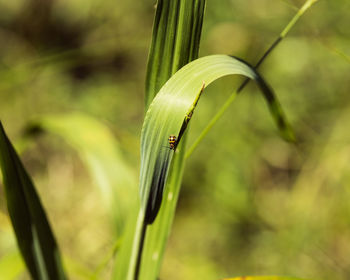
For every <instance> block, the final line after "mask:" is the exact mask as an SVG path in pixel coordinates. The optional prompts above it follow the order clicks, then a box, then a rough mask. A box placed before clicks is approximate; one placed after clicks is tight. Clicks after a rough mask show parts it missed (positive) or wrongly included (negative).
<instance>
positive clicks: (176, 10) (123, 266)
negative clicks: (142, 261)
mask: <svg viewBox="0 0 350 280" xmlns="http://www.w3.org/2000/svg"><path fill="white" fill-rule="evenodd" d="M205 3H206V1H205V0H181V1H180V0H174V1H168V0H159V1H157V10H156V14H155V19H154V24H153V35H152V43H151V47H150V53H149V58H148V65H147V77H146V87H145V109H146V111H147V108H148V106H149V105H150V104H151V102H152V100H153V98H154V97H155V95H156V94H157V93H158V91H159V90H160V88H161V87H162V86H163V85H164V84H165V82H166V81H167V80H168V79H169V78H170V76H171V75H172V74H174V73H175V72H176V71H177V70H178V69H179V68H180V67H182V66H183V65H185V64H187V63H188V62H190V61H192V60H193V59H195V58H197V57H198V50H199V41H200V36H201V31H202V22H203V16H204V7H205ZM185 138H186V137H184V139H183V140H182V142H184V141H185ZM178 151H180V149H179V148H178ZM183 162H184V157H182V156H177V157H175V158H174V165H176V166H179V167H180V169H181V170H183V167H184V164H183ZM179 174H182V171H180V172H179ZM173 178H174V177H173ZM177 179H178V183H179V182H180V181H181V177H177ZM176 184H177V183H176ZM138 211H139V209H138V208H136V207H135V211H134V212H133V213H132V217H130V218H129V221H128V225H127V230H126V233H125V235H124V239H123V243H122V246H121V249H120V252H119V254H118V256H117V261H116V266H115V270H114V279H121V280H125V279H126V277H127V274H128V273H129V276H130V274H131V275H132V273H133V272H130V271H134V270H135V266H137V261H136V260H137V256H136V255H135V254H134V253H132V252H138V249H137V248H136V249H135V246H136V244H135V242H134V240H137V237H136V236H139V237H140V235H139V233H138V231H137V230H136V231H135V227H137V228H142V227H141V226H140V223H143V218H142V216H141V217H140V216H139V215H138ZM137 217H140V218H139V219H138V220H139V222H138V223H137ZM170 223H171V222H170ZM169 228H170V227H168V228H167V230H169ZM133 244H134V247H133ZM136 247H137V246H136ZM136 254H137V253H136ZM130 277H131V278H129V279H132V276H130Z"/></svg>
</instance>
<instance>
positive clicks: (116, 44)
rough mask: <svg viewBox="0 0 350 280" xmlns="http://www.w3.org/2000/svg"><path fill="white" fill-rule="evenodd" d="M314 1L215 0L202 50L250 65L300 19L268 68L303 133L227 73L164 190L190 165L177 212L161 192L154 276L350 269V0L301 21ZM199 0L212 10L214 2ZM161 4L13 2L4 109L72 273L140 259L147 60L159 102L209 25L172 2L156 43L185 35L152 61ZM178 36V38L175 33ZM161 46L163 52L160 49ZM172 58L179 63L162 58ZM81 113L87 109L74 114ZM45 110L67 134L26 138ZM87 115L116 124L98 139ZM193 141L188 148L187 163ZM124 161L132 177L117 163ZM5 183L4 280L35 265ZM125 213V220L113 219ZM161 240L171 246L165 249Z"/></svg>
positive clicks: (4, 55) (153, 237) (101, 274)
mask: <svg viewBox="0 0 350 280" xmlns="http://www.w3.org/2000/svg"><path fill="white" fill-rule="evenodd" d="M169 2H170V1H169ZM169 2H168V1H162V3H163V6H164V7H166V8H167V10H166V11H167V13H171V12H172V11H175V13H178V14H180V13H182V14H184V13H187V11H195V10H196V9H194V8H193V6H186V8H185V6H182V7H181V9H180V8H178V7H179V6H178V7H176V8H175V9H172V8H173V7H174V6H170V5H169V6H166V5H167V3H169ZM185 2H186V1H171V3H172V5H175V4H174V3H176V4H179V3H180V4H183V3H185ZM189 2H190V1H188V2H186V3H185V4H184V5H188V4H187V3H189ZM304 2H305V3H306V4H305V5H304V7H307V5H309V4H312V3H314V2H315V1H313V0H309V1H302V0H295V1H294V0H293V1H291V0H278V1H276V0H249V1H231V0H220V5H218V4H217V1H207V10H206V15H205V21H204V25H203V32H201V35H202V36H201V37H202V38H201V48H200V50H201V56H205V55H209V54H213V53H224V54H233V55H235V56H237V57H242V58H244V59H245V60H247V61H250V62H251V63H252V64H253V65H256V64H254V63H253V62H255V61H257V58H258V57H261V56H262V54H263V52H264V50H266V49H267V47H268V46H270V45H271V43H272V42H274V40H275V39H276V37H277V36H278V34H280V35H281V34H282V35H283V36H284V35H285V34H286V32H288V31H290V32H289V33H288V36H287V37H286V39H284V40H283V42H282V43H280V44H279V45H278V48H276V49H274V50H273V52H272V53H271V55H270V56H269V59H268V60H266V63H265V65H264V67H265V68H263V67H261V69H260V70H259V72H260V73H262V74H263V75H264V77H266V79H267V80H268V81H269V84H271V85H272V87H273V88H274V90H275V91H276V93H277V94H278V96H279V98H280V100H281V103H282V104H283V105H284V109H285V111H286V113H287V115H288V117H289V120H291V123H292V125H293V128H294V129H295V133H296V136H297V139H298V140H299V143H298V144H297V145H288V144H286V143H284V142H283V141H281V139H279V138H278V137H277V135H276V131H275V129H274V126H273V124H272V121H271V117H270V114H269V113H268V112H267V110H266V108H265V106H264V105H265V104H263V100H262V99H261V98H257V97H256V96H255V95H254V94H255V92H256V91H257V90H256V88H255V87H246V88H245V91H244V96H243V97H240V98H238V99H236V98H235V96H236V92H234V93H233V94H232V95H231V96H230V97H228V99H226V98H227V97H226V95H225V93H228V92H232V91H233V89H235V88H238V86H239V85H240V83H237V82H238V81H237V80H235V79H228V78H223V79H221V80H220V81H217V82H216V83H213V84H212V85H210V86H209V87H208V88H206V90H205V93H204V94H203V96H202V97H201V100H200V106H198V107H197V108H196V112H195V114H194V117H193V119H192V120H191V129H190V131H188V132H190V133H186V134H185V137H184V138H183V139H182V140H181V143H180V145H179V146H178V147H177V151H176V154H175V155H174V157H173V159H172V162H173V166H172V167H171V169H170V174H169V176H168V182H169V185H168V186H167V187H166V188H165V194H164V198H168V190H169V189H170V188H169V186H172V185H173V184H175V185H176V186H177V187H176V190H175V191H174V192H173V200H174V201H175V200H176V201H177V199H178V196H179V192H180V183H181V181H182V174H184V180H183V183H182V188H181V196H180V200H179V204H178V207H177V210H176V219H175V223H174V225H173V221H174V216H175V206H176V203H173V204H171V205H169V204H167V205H165V204H164V203H163V204H162V205H163V206H166V207H162V208H161V209H160V212H159V213H158V216H157V218H156V220H155V221H154V223H153V224H152V225H151V226H148V230H147V236H146V240H145V248H144V251H143V254H144V255H145V256H146V255H147V256H152V258H148V257H147V260H146V259H145V260H144V263H143V265H142V266H143V268H141V273H143V272H142V270H144V269H145V267H146V268H147V267H149V270H148V272H149V273H150V274H148V275H149V276H150V277H151V278H152V277H153V276H151V275H159V277H160V279H169V280H177V279H203V280H209V279H223V278H225V277H226V278H227V277H233V276H234V275H262V274H265V275H269V274H276V275H277V274H278V275H295V276H297V277H299V278H304V277H305V278H308V279H334V280H346V279H348V278H349V277H348V276H349V271H348V267H349V265H350V263H349V258H348V256H349V255H350V248H349V246H348V244H350V239H349V234H348V232H349V223H348V221H349V219H350V214H349V213H350V208H349V203H348V202H349V199H350V196H349V191H348V188H347V186H348V185H349V180H350V177H349V174H350V170H349V164H348V162H349V160H350V158H349V152H348V151H349V144H348V143H350V141H349V133H348V129H346V124H347V123H349V121H350V117H349V108H350V99H349V95H348V92H349V90H350V84H349V82H348V73H349V53H348V46H349V39H348V38H350V33H349V29H348V28H346V26H348V25H349V16H348V10H349V3H348V1H347V0H338V1H317V2H318V3H317V5H315V6H313V7H312V9H311V10H310V11H308V12H307V13H306V14H305V16H304V17H303V18H302V19H301V21H298V24H297V25H295V28H293V29H290V27H291V25H290V24H287V22H288V20H289V19H291V18H292V17H293V16H294V15H295V12H296V11H298V7H301V6H302V4H303V3H304ZM159 3H161V2H159ZM196 3H197V5H198V6H197V8H198V7H200V9H202V4H203V3H204V1H201V2H200V1H197V2H196ZM153 5H154V1H139V2H137V3H136V2H130V1H126V0H120V1H118V5H116V4H115V1H112V0H107V1H103V2H101V1H98V0H88V1H81V0H72V1H42V3H41V5H40V7H38V5H37V1H32V0H29V1H1V0H0V7H1V11H2V13H1V14H0V41H1V46H0V54H1V55H0V57H1V58H0V118H1V120H2V122H3V123H4V124H6V128H7V129H6V130H7V133H8V135H10V136H11V137H10V138H11V139H13V143H14V144H15V147H16V150H17V151H18V152H19V153H20V154H21V159H22V161H23V163H24V165H25V167H26V169H27V170H28V172H29V173H30V174H31V175H32V176H33V179H34V181H35V182H36V186H37V191H38V192H39V194H40V197H41V198H42V201H43V202H44V204H45V205H46V207H45V208H46V209H47V212H48V213H49V216H50V217H51V224H52V226H53V227H54V231H55V233H56V237H57V238H58V242H59V244H60V248H62V252H63V256H64V262H65V264H66V265H67V272H68V274H69V276H70V278H71V279H89V278H91V279H109V278H110V272H111V271H110V270H111V269H110V268H111V266H112V264H111V262H114V261H110V260H111V259H112V258H113V257H112V256H115V257H116V261H117V266H116V267H117V271H116V273H117V274H118V273H121V274H123V273H124V272H125V270H127V269H128V266H129V259H130V252H131V251H132V248H131V246H132V243H130V242H129V241H130V239H131V240H132V239H133V235H134V230H135V228H134V227H135V226H134V224H136V219H137V214H138V210H139V209H138V205H137V204H138V200H139V195H138V194H137V191H136V190H135V189H136V185H135V183H134V182H136V180H137V178H136V176H135V174H137V173H138V171H139V136H140V129H141V124H142V121H143V114H142V111H143V110H144V99H143V98H142V92H143V91H144V89H143V86H144V76H145V73H147V77H148V78H147V80H149V83H147V82H146V87H147V92H146V99H145V101H146V104H147V106H146V108H147V107H148V105H149V104H150V103H151V102H152V100H153V97H154V95H155V94H156V93H157V92H158V91H159V89H160V88H161V87H162V86H163V84H164V83H165V82H166V81H167V80H168V78H170V75H172V74H173V73H175V72H176V70H177V68H179V67H181V66H183V65H184V64H186V63H187V62H189V61H190V60H192V59H194V58H196V57H197V54H198V53H195V54H193V56H191V57H189V56H188V55H187V54H186V50H183V49H181V45H182V44H183V43H184V42H179V40H180V41H181V39H182V38H183V39H185V40H187V39H188V38H187V37H186V38H185V37H184V36H185V35H187V34H192V35H193V34H196V32H194V33H192V31H193V30H191V28H188V29H183V31H174V30H170V28H173V27H174V28H175V29H176V28H177V26H176V25H175V24H174V23H175V21H174V19H175V14H172V20H173V21H172V24H170V25H167V24H166V23H167V19H166V16H165V15H166V13H163V14H161V13H159V14H158V12H159V10H157V14H156V19H157V18H158V19H159V21H157V20H156V21H155V23H157V22H158V26H159V27H160V29H161V28H162V27H163V26H166V27H167V29H166V30H167V32H164V33H155V32H162V31H161V30H157V31H156V29H154V30H153V32H154V34H157V36H155V35H154V36H153V38H152V40H154V38H155V37H157V38H161V39H162V40H165V38H166V36H167V34H169V35H171V36H170V39H171V40H172V41H169V42H171V44H168V45H167V47H166V48H163V47H162V46H163V45H162V43H161V42H160V43H159V44H158V45H157V47H155V45H154V44H152V46H154V48H153V49H151V50H150V61H153V62H152V63H150V64H149V67H148V69H146V67H145V65H146V63H145V60H146V56H147V52H148V51H149V50H148V48H149V41H150V36H151V24H152V18H153V16H154V11H155V10H154V9H152V8H153ZM298 13H299V15H300V10H299V12H298ZM188 14H190V13H188ZM202 16H203V15H202ZM185 19H186V20H187V19H189V17H186V18H185ZM197 19H200V17H197ZM295 19H297V20H299V18H298V17H295ZM199 22H200V20H199V21H197V23H199ZM181 26H182V28H187V26H186V25H184V24H182V23H181ZM197 26H201V22H200V24H197ZM283 27H285V28H284V30H283V31H282V33H281V29H283ZM176 34H181V36H177V37H176V39H175V36H174V35H176ZM192 35H191V36H192ZM162 36H164V37H162ZM283 36H282V37H283ZM197 40H198V42H199V38H198V37H197ZM187 42H188V43H187V44H183V45H184V46H186V48H187V49H189V50H190V51H193V50H195V52H198V48H197V47H198V46H196V45H197V43H196V44H194V46H195V47H196V48H197V49H192V47H191V46H193V45H191V44H190V43H189V41H187ZM172 44H173V45H172ZM175 45H176V47H174V46H175ZM174 50H177V51H178V50H182V51H184V52H182V53H181V56H183V57H187V58H186V59H185V60H182V58H181V59H177V56H173V57H172V59H173V62H172V61H171V60H167V58H168V57H169V56H171V55H169V53H171V52H173V51H174ZM157 53H160V54H162V55H161V59H156V60H153V59H152V57H153V56H155V55H156V54H157ZM163 64H164V65H163ZM167 65H173V67H172V68H171V69H170V70H165V68H164V67H165V66H167ZM262 66H263V65H262ZM158 67H159V68H158ZM155 69H158V70H155ZM163 70H164V71H163ZM196 90H197V91H198V88H197V89H196ZM217 93H220V94H217ZM221 93H223V94H221ZM233 100H234V101H235V104H234V106H233V107H231V106H230V104H231V103H232V101H233ZM223 103H224V104H225V106H224V107H222V109H220V110H219V112H218V113H219V114H218V115H216V113H217V108H220V106H221V104H223ZM77 110H78V111H79V112H82V113H83V116H81V115H80V116H77V115H76V114H73V115H72V114H71V112H73V111H74V112H76V111H77ZM146 111H147V109H146ZM223 112H225V114H224V113H223ZM53 114H54V115H53ZM65 114H67V116H66V117H67V118H66V117H65V116H64V115H65ZM74 115H75V116H74ZM213 115H215V117H212V116H213ZM33 119H34V120H39V126H41V127H42V128H44V129H45V130H46V131H49V132H50V133H52V134H55V135H59V136H60V137H52V135H49V136H47V135H43V137H39V138H31V139H29V140H28V141H27V140H26V142H25V143H26V144H29V145H26V146H20V145H18V144H22V143H23V142H22V140H23V138H22V131H23V129H24V128H26V127H27V125H28V123H30V121H31V120H33ZM46 119H48V120H50V121H49V122H47V123H46V122H44V121H43V120H46ZM101 120H102V123H108V129H107V130H108V131H109V132H107V134H108V135H107V134H106V133H105V130H104V129H102V130H100V128H101V126H100V125H94V123H95V122H94V121H97V123H99V124H101ZM61 121H62V124H60V122H61ZM70 122H72V124H71V125H70ZM214 123H215V126H213V124H214ZM208 124H209V125H210V126H209V129H208V128H206V127H207V125H208ZM90 125H91V127H92V128H93V129H92V130H95V129H96V137H97V136H98V135H99V134H102V135H107V137H102V139H101V138H100V137H97V138H99V141H98V145H97V147H96V146H95V144H94V143H93V142H94V141H89V139H90V140H91V138H90V136H89V135H91V134H92V133H93V131H91V134H89V129H88V127H89V126H90ZM83 126H85V127H83ZM102 126H104V125H102ZM104 127H105V126H104ZM75 131H76V132H77V133H74V132H75ZM203 131H204V133H203V135H204V134H205V137H203V136H201V137H200V139H199V140H200V142H201V145H198V143H197V142H196V139H197V137H198V135H200V134H201V133H202V132H203ZM166 138H167V137H166ZM166 138H165V139H163V140H164V143H165V145H166V146H167V145H168V143H167V139H166ZM33 139H35V141H33ZM108 139H109V140H108ZM116 139H117V140H116ZM63 140H64V141H65V143H64V144H62V142H63ZM185 142H187V143H190V144H191V143H194V147H195V148H196V150H195V152H192V151H194V149H190V151H187V150H186V149H185ZM66 143H68V145H66ZM106 143H107V144H106ZM108 143H109V144H108ZM110 144H111V145H110ZM104 146H105V147H106V148H105V149H104ZM19 147H20V148H19ZM72 147H73V149H72ZM116 147H117V148H116ZM75 150H76V151H77V152H75ZM163 150H164V151H168V150H166V148H164V149H163ZM170 152H172V151H170ZM185 152H187V155H191V156H190V157H188V160H187V162H186V168H185V165H184V158H185V154H184V153H185ZM100 153H101V155H99V154H100ZM114 157H116V158H117V160H114V159H113V158H114ZM112 165H116V166H118V168H117V169H118V170H119V171H121V170H125V172H126V173H127V174H129V172H130V173H131V175H127V176H125V177H124V176H123V174H120V173H119V172H116V174H115V173H114V168H111V166H112ZM130 169H131V170H130ZM0 177H1V175H0ZM127 177H128V178H127ZM119 179H120V181H119ZM124 180H126V181H124ZM124 182H125V185H128V186H131V187H130V188H131V189H132V193H133V194H134V196H133V195H132V194H131V193H130V194H129V193H128V194H126V197H129V195H130V196H131V198H130V199H132V200H133V202H132V203H134V204H132V205H135V204H136V206H135V207H131V205H128V202H127V201H128V199H129V198H128V199H125V200H123V201H122V204H123V209H125V211H124V210H123V211H120V210H121V209H120V206H121V204H116V203H115V202H116V201H118V197H113V198H111V197H110V195H112V194H113V192H114V191H116V190H118V191H119V190H121V189H123V188H122V186H121V185H119V183H121V184H124ZM95 185H97V186H98V187H100V188H99V189H95V188H93V187H92V186H95ZM103 186H108V187H107V188H103ZM110 186H114V187H111V188H109V187H110ZM0 187H1V191H0V278H1V279H9V280H12V279H13V278H14V277H17V276H18V275H19V274H21V275H20V276H18V277H20V279H22V278H23V279H27V278H28V275H23V273H22V272H21V271H23V269H24V262H22V264H21V260H20V255H19V254H18V253H16V254H15V253H14V252H16V250H17V249H16V245H15V241H14V240H15V238H14V234H13V232H12V231H11V229H10V227H9V226H8V225H7V224H6V222H4V219H2V217H4V216H7V215H8V213H7V210H6V205H5V198H4V195H2V194H4V192H3V191H2V190H4V189H5V187H4V186H2V185H1V186H0ZM101 187H102V188H101ZM119 187H121V188H119ZM100 190H101V191H102V192H100ZM101 197H102V199H101ZM123 197H124V196H123ZM163 202H164V201H163ZM124 206H125V208H124ZM128 211H130V213H127V212H128ZM110 217H114V218H115V220H114V221H113V222H111V219H110ZM158 224H159V225H161V226H158ZM116 225H117V228H118V229H121V228H124V231H121V230H117V232H116V231H115V228H116ZM170 228H172V230H171V234H170ZM123 232H124V235H123V236H120V234H122V233H123ZM169 236H170V239H169V242H167V240H168V237H169ZM121 237H122V238H121ZM119 238H120V239H119ZM115 239H117V240H115ZM119 242H120V243H119ZM128 242H129V243H128ZM115 244H117V245H115ZM119 244H120V245H121V246H120V247H119ZM148 244H151V245H152V246H150V245H148ZM155 244H156V246H159V247H157V252H159V254H152V253H154V252H155V251H154V247H153V246H154V245H155ZM165 244H167V245H165ZM124 245H126V246H124ZM165 248H166V249H165ZM67 256H69V257H68V258H67ZM161 259H164V262H163V265H161V264H162V262H161V261H160V260H161ZM67 260H68V261H67ZM148 262H149V263H150V264H151V266H149V263H148ZM85 267H88V268H89V269H85ZM120 267H122V269H121V270H120V269H119V268H120ZM92 270H93V271H95V273H94V272H91V271H92ZM123 270H124V271H123ZM153 278H154V277H153ZM242 278H243V277H239V278H238V279H242ZM270 278H271V277H270ZM121 279H123V280H124V279H125V278H121ZM244 279H252V277H245V278H244ZM254 279H259V280H260V279H264V280H265V279H266V277H265V278H263V277H258V276H255V277H254ZM268 279H269V278H268ZM284 279H285V278H284Z"/></svg>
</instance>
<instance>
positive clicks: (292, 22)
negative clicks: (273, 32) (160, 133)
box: [186, 0, 318, 158]
mask: <svg viewBox="0 0 350 280" xmlns="http://www.w3.org/2000/svg"><path fill="white" fill-rule="evenodd" d="M317 1H318V0H307V1H306V2H305V3H304V5H303V6H302V7H301V8H300V9H299V10H298V11H297V12H296V14H295V15H294V17H293V18H292V19H291V20H290V21H289V22H288V24H287V25H286V27H285V28H284V29H283V30H282V32H281V33H280V35H279V36H278V38H277V39H276V40H275V41H274V42H273V43H272V45H271V46H270V47H269V48H268V49H267V50H266V51H265V53H264V54H263V56H262V57H261V58H260V59H259V61H258V62H257V64H256V65H255V69H258V68H259V66H260V65H261V64H262V63H263V62H264V60H265V59H266V58H267V57H268V56H269V54H270V53H271V52H272V51H273V50H274V49H275V48H276V47H277V46H278V44H280V43H281V41H282V40H283V39H284V38H285V37H286V36H287V34H288V33H289V31H290V30H291V29H292V27H293V26H294V25H295V24H296V23H297V21H298V20H299V19H300V18H301V16H302V15H303V14H304V13H305V12H306V11H307V10H308V9H309V8H310V7H311V6H312V5H313V4H315V3H316V2H317ZM249 81H250V80H249V79H245V80H244V82H243V83H242V84H241V85H240V86H239V87H238V89H237V90H236V91H235V92H233V93H232V94H231V96H230V97H229V98H228V99H227V101H226V102H225V104H224V105H223V106H222V107H221V108H220V109H219V110H218V112H217V113H216V114H215V116H214V117H213V118H212V120H211V121H210V122H209V123H208V125H207V126H206V127H205V128H204V130H203V131H202V133H201V134H200V135H199V137H198V138H197V139H196V141H195V142H194V143H193V144H192V146H191V147H190V148H189V149H188V151H187V152H186V158H188V157H189V156H190V155H191V154H192V153H193V152H194V150H195V149H196V147H197V146H198V144H199V143H200V142H201V141H202V140H203V138H204V137H205V136H206V135H207V134H208V133H209V131H210V130H211V128H212V127H213V126H214V125H215V123H216V122H217V121H218V120H219V119H220V118H221V117H222V115H223V114H224V113H225V112H226V110H227V109H228V108H229V106H230V104H231V103H232V102H233V101H234V100H235V97H236V95H238V94H239V93H240V92H241V91H242V90H243V89H244V88H245V87H246V85H247V84H248V83H249ZM282 135H283V134H282ZM284 138H285V139H286V140H289V141H295V139H293V138H294V137H292V138H289V137H287V138H286V137H284Z"/></svg>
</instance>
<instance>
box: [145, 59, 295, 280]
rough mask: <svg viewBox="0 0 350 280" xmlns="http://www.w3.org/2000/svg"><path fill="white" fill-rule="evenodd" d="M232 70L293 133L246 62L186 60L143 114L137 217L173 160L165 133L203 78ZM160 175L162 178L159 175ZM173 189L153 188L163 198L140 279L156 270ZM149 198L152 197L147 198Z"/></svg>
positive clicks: (178, 169)
mask: <svg viewBox="0 0 350 280" xmlns="http://www.w3.org/2000/svg"><path fill="white" fill-rule="evenodd" d="M233 74H240V75H244V76H246V77H249V78H251V79H254V80H255V81H256V82H257V84H258V85H259V87H260V89H261V90H262V92H263V94H264V96H265V97H266V98H268V100H269V103H268V104H269V106H270V107H272V108H271V110H278V114H277V115H278V117H277V118H275V120H276V121H277V123H278V125H279V126H280V127H281V128H283V130H284V131H285V132H286V135H290V134H291V133H292V132H291V130H290V128H289V125H288V123H287V122H286V120H285V118H284V114H283V112H282V109H281V107H280V105H279V104H278V102H277V99H276V98H275V96H274V94H273V92H272V90H271V89H270V88H269V87H268V86H267V84H266V83H265V82H264V80H263V79H262V78H261V77H260V75H259V74H258V73H257V72H256V71H255V70H254V69H253V68H252V67H250V66H249V65H247V64H246V63H244V62H242V61H241V60H238V59H236V58H233V57H230V56H226V55H212V56H208V57H203V58H200V59H197V60H195V61H193V62H191V63H189V64H187V65H186V66H185V67H183V68H182V69H181V70H179V71H178V72H177V73H176V74H175V75H173V76H172V77H171V78H170V79H169V81H168V82H167V83H166V84H165V85H164V87H163V88H162V89H161V90H160V92H159V93H158V94H157V96H156V97H155V99H154V100H153V102H152V104H151V105H150V107H149V109H148V111H147V114H146V117H145V121H144V125H143V128H142V133H141V174H140V192H141V205H142V209H141V211H140V215H141V216H142V215H143V216H144V215H146V209H147V205H148V202H149V199H150V197H152V196H153V195H154V190H158V189H159V188H164V185H161V184H159V182H164V183H165V181H166V179H167V178H166V174H167V172H159V170H158V169H159V168H161V169H163V168H164V166H165V168H166V170H168V169H169V167H170V166H171V164H172V159H171V158H170V160H169V157H168V154H167V153H169V152H170V153H174V151H173V150H169V149H168V150H164V146H166V144H167V141H168V137H169V135H178V134H179V132H180V131H181V128H182V125H183V121H184V118H185V116H186V114H187V112H188V111H189V110H190V109H191V108H192V107H193V104H194V103H195V102H196V99H197V96H198V92H199V91H200V90H201V88H202V87H203V83H204V85H205V86H207V85H209V84H210V83H211V82H213V81H215V80H216V79H218V78H220V77H223V76H226V75H233ZM204 94H205V93H204ZM277 115H276V114H275V115H274V116H277ZM181 150H183V146H182V143H180V145H179V147H178V149H177V150H176V151H175V156H174V159H175V158H176V157H177V156H178V157H183V153H182V152H181ZM159 163H160V164H159ZM173 168H174V169H173V170H172V171H171V173H170V174H171V175H170V180H171V181H172V182H174V181H176V182H179V180H178V178H179V176H180V177H181V174H182V166H181V165H178V164H175V162H174V167H173ZM173 174H174V175H173ZM162 176H163V178H160V177H162ZM155 177H156V178H155ZM173 180H174V181H173ZM155 183H156V185H155V186H154V184H155ZM178 192H179V184H178V183H177V184H175V183H171V184H167V187H166V188H165V194H164V195H163V190H162V191H155V193H156V194H158V193H159V194H160V196H159V197H157V198H156V199H158V200H162V198H163V197H164V198H165V199H164V202H163V205H162V206H161V211H160V213H159V214H158V217H157V219H156V220H155V222H154V223H153V224H151V225H149V226H148V228H147V235H146V243H145V249H144V253H143V256H142V262H141V270H140V278H141V279H155V278H156V277H157V275H158V272H159V268H160V260H161V259H162V255H163V253H164V247H165V243H166V239H167V236H168V233H169V229H170V225H171V220H172V217H173V213H174V210H175V206H176V201H177V195H178ZM152 199H154V198H153V197H152ZM146 220H147V217H146ZM140 228H141V227H140Z"/></svg>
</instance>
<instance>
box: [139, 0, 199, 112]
mask: <svg viewBox="0 0 350 280" xmlns="http://www.w3.org/2000/svg"><path fill="white" fill-rule="evenodd" d="M204 6H205V0H181V1H179V0H175V1H168V0H158V1H157V10H156V15H155V19H154V24H153V34H152V43H151V48H150V53H149V58H148V64H147V77H146V94H145V104H146V106H145V107H146V110H147V108H148V106H149V105H150V104H151V102H152V100H153V98H154V96H155V95H156V93H157V92H158V91H159V90H160V88H161V87H162V86H163V85H164V84H165V82H166V81H167V80H168V79H169V78H170V77H171V76H172V75H173V74H174V73H175V72H176V71H177V70H179V69H180V68H181V67H182V66H184V65H185V64H187V63H188V62H190V61H192V60H193V59H196V58H197V57H198V50H199V41H200V37H201V31H202V23H203V16H204Z"/></svg>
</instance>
